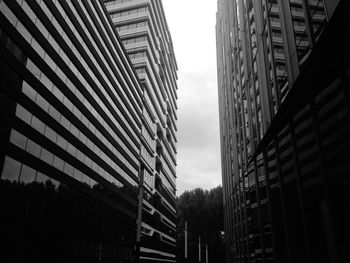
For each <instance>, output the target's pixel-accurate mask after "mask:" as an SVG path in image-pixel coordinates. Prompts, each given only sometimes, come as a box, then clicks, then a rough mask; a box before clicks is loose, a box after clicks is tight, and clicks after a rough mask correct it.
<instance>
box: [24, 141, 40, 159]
mask: <svg viewBox="0 0 350 263" xmlns="http://www.w3.org/2000/svg"><path fill="white" fill-rule="evenodd" d="M26 151H27V152H29V153H30V154H32V155H34V156H36V157H39V156H40V152H41V147H40V146H39V145H38V144H37V143H35V142H33V141H32V140H29V139H28V142H27V147H26Z"/></svg>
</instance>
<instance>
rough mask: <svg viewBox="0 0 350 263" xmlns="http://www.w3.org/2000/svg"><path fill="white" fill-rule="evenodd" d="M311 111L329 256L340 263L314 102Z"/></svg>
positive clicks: (311, 104)
mask: <svg viewBox="0 0 350 263" xmlns="http://www.w3.org/2000/svg"><path fill="white" fill-rule="evenodd" d="M310 111H311V116H312V125H313V128H314V133H315V140H316V147H317V153H318V159H319V163H320V172H321V180H322V186H323V191H324V201H323V202H322V203H321V209H322V212H323V219H324V227H325V234H326V241H327V248H328V256H329V260H330V262H331V263H336V262H338V251H337V245H336V238H335V232H334V228H333V222H332V208H331V204H330V193H329V184H328V174H327V166H326V159H325V157H324V153H323V149H322V140H321V132H320V128H319V120H318V116H317V112H316V105H315V102H314V101H313V100H311V101H310Z"/></svg>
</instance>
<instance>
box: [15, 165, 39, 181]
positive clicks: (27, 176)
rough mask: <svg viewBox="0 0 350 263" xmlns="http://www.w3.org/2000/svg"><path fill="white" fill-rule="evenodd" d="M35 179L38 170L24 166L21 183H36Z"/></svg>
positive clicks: (20, 178)
mask: <svg viewBox="0 0 350 263" xmlns="http://www.w3.org/2000/svg"><path fill="white" fill-rule="evenodd" d="M35 177H36V170H34V169H33V168H31V167H29V166H27V165H25V164H23V165H22V170H21V176H20V177H19V181H20V182H21V183H25V184H29V183H32V182H34V181H35Z"/></svg>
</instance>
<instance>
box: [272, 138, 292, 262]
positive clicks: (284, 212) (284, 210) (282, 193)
mask: <svg viewBox="0 0 350 263" xmlns="http://www.w3.org/2000/svg"><path fill="white" fill-rule="evenodd" d="M273 144H274V147H275V156H276V161H277V173H278V180H279V184H280V187H279V190H280V198H281V208H282V218H283V227H284V232H285V242H286V251H287V257H288V262H289V263H291V262H292V252H291V246H290V241H289V232H288V231H289V230H288V220H287V208H286V207H285V204H286V197H285V191H284V185H283V180H282V170H281V164H280V153H279V147H278V141H277V136H276V135H275V137H274V139H273Z"/></svg>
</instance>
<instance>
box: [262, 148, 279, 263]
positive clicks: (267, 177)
mask: <svg viewBox="0 0 350 263" xmlns="http://www.w3.org/2000/svg"><path fill="white" fill-rule="evenodd" d="M263 161H264V170H265V183H266V194H267V200H268V202H267V205H268V214H269V220H270V229H271V239H272V248H273V251H274V253H275V251H276V246H275V238H274V235H273V233H274V232H273V231H274V228H273V222H272V210H271V202H272V200H271V194H270V176H269V172H268V168H267V161H268V160H267V150H266V148H265V149H264V150H263ZM273 258H274V259H273V262H275V263H277V258H276V256H275V254H274V257H273Z"/></svg>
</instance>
